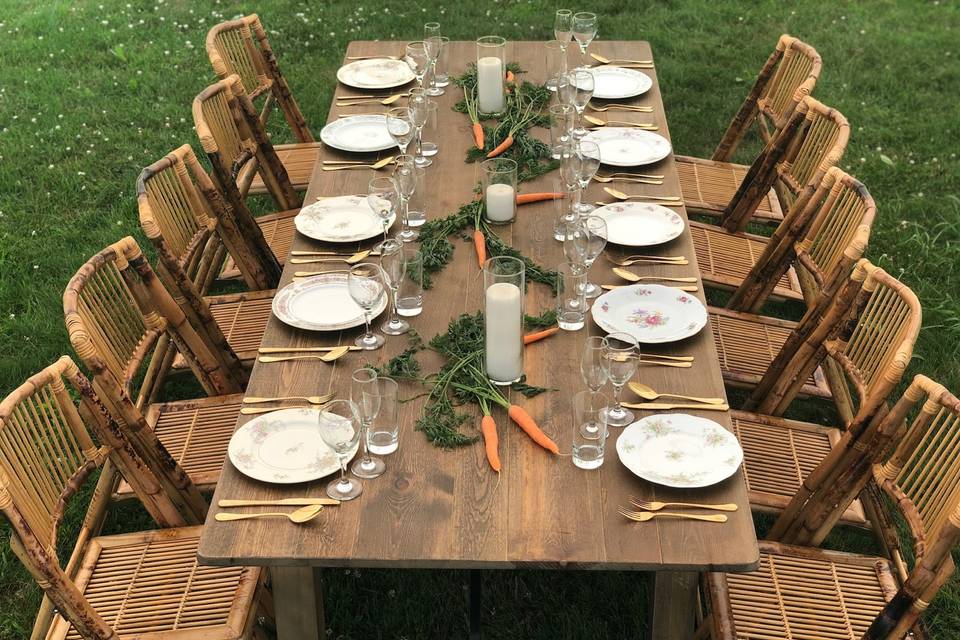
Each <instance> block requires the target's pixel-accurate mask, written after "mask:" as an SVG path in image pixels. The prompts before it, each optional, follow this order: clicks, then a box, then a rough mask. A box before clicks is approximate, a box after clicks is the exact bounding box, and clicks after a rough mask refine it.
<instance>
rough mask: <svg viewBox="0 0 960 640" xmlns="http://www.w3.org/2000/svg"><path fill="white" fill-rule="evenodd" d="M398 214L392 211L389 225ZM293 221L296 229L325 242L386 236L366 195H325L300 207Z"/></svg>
mask: <svg viewBox="0 0 960 640" xmlns="http://www.w3.org/2000/svg"><path fill="white" fill-rule="evenodd" d="M396 218H397V214H395V213H391V214H390V219H389V220H387V226H388V227H389V226H390V225H392V224H393V222H394V220H396ZM293 224H294V226H296V228H297V231H299V232H300V233H302V234H303V235H305V236H307V237H308V238H313V239H314V240H322V241H323V242H358V241H360V240H369V239H370V238H376V237H377V236H382V235H383V221H382V220H381V219H380V216H378V215H377V213H376V212H375V211H374V210H373V208H372V207H371V206H370V203H369V201H368V200H367V197H366V196H362V197H361V196H336V197H334V198H324V199H323V200H318V201H317V202H314V203H312V204H308V205H307V206H305V207H303V208H302V209H300V212H299V213H298V214H297V215H296V216H295V217H294V219H293Z"/></svg>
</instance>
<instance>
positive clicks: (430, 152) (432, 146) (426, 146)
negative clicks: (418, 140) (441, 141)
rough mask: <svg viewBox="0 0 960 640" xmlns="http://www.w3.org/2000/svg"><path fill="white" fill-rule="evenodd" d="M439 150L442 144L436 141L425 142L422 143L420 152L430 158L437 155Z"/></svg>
mask: <svg viewBox="0 0 960 640" xmlns="http://www.w3.org/2000/svg"><path fill="white" fill-rule="evenodd" d="M438 151H440V145H438V144H437V143H436V142H424V143H423V144H422V145H420V152H421V153H423V155H425V156H427V157H428V158H429V157H431V156H435V155H437V152H438Z"/></svg>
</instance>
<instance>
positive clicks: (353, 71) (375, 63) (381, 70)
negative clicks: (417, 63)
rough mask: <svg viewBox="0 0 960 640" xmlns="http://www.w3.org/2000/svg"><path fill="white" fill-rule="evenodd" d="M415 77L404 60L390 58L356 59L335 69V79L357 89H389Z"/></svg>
mask: <svg viewBox="0 0 960 640" xmlns="http://www.w3.org/2000/svg"><path fill="white" fill-rule="evenodd" d="M415 77H416V76H415V75H414V74H413V71H412V70H411V69H410V66H409V65H408V64H407V63H406V61H405V60H391V59H390V58H372V59H370V60H357V61H355V62H351V63H350V64H345V65H343V66H342V67H340V68H339V69H337V80H339V81H340V82H342V83H343V84H345V85H347V86H348V87H356V88H357V89H390V88H391V87H399V86H401V85H405V84H407V83H408V82H410V81H411V80H413V79H414V78H415Z"/></svg>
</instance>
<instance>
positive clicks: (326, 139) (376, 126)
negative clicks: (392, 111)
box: [320, 114, 397, 153]
mask: <svg viewBox="0 0 960 640" xmlns="http://www.w3.org/2000/svg"><path fill="white" fill-rule="evenodd" d="M320 139H321V140H322V141H323V144H325V145H327V146H328V147H333V148H334V149H340V150H341V151H353V152H355V153H371V152H373V151H383V150H384V149H392V148H394V147H395V146H397V143H396V141H395V140H394V139H393V138H392V137H390V131H388V130H387V118H386V116H378V115H373V114H371V115H363V116H347V117H346V118H340V119H339V120H334V121H333V122H331V123H330V124H328V125H327V126H325V127H324V128H323V129H321V130H320Z"/></svg>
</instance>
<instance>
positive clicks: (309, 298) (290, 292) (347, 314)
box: [273, 271, 387, 331]
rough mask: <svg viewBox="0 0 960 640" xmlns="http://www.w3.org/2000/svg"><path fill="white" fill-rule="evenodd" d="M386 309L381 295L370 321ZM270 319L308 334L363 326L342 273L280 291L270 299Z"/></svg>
mask: <svg viewBox="0 0 960 640" xmlns="http://www.w3.org/2000/svg"><path fill="white" fill-rule="evenodd" d="M386 308H387V296H386V294H384V295H383V296H381V298H380V301H379V302H378V303H377V304H376V306H375V307H374V308H373V310H372V311H371V312H370V317H371V318H374V317H376V316H378V315H380V314H381V313H382V312H383V310H384V309H386ZM273 315H275V316H277V318H278V319H279V320H280V321H281V322H283V323H284V324H288V325H290V326H291V327H297V328H298V329H308V330H310V331H339V330H341V329H350V328H351V327H358V326H360V325H362V324H363V309H361V308H360V305H358V304H357V303H356V302H354V301H353V298H351V297H350V291H349V290H348V289H347V274H346V273H345V272H342V271H340V272H330V273H324V274H322V275H319V276H313V277H312V278H304V279H303V280H297V281H296V282H292V283H290V284H288V285H287V286H285V287H284V288H283V289H280V290H279V291H277V295H276V296H274V298H273Z"/></svg>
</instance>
